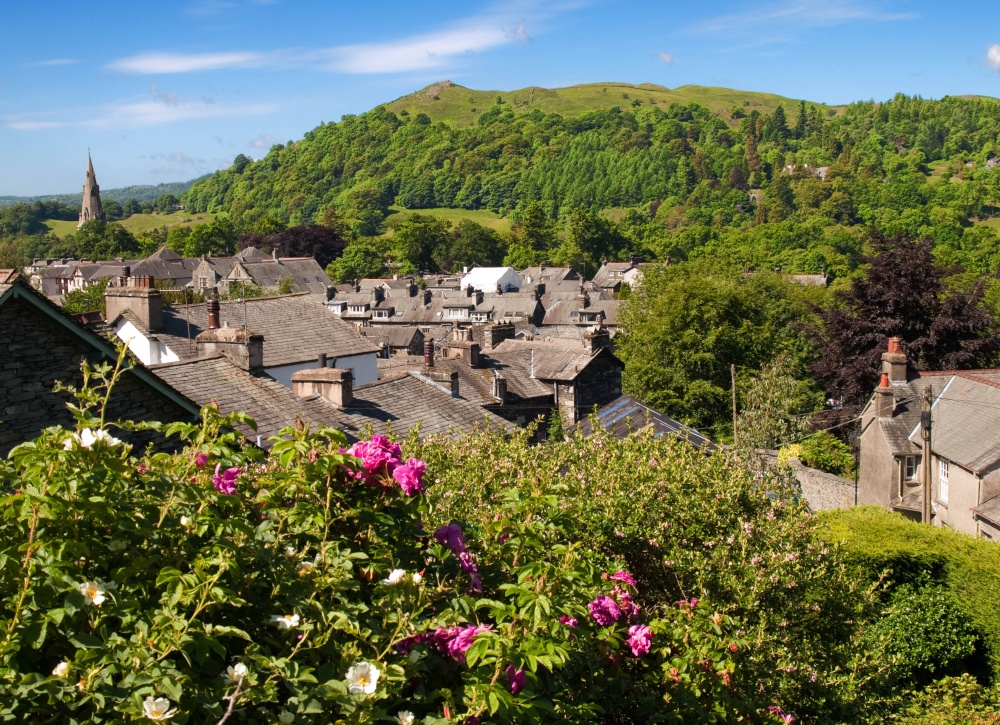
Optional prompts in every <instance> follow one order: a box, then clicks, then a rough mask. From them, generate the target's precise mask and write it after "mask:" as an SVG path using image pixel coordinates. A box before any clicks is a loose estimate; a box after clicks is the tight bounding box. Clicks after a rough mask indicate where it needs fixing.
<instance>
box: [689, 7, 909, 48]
mask: <svg viewBox="0 0 1000 725" xmlns="http://www.w3.org/2000/svg"><path fill="white" fill-rule="evenodd" d="M917 17H918V15H917V14H916V13H897V12H888V11H885V10H882V9H880V8H879V7H876V6H875V5H872V4H868V3H864V2H859V1H858V0H781V1H780V2H772V3H768V4H763V5H760V6H758V7H757V8H755V9H754V10H749V11H746V12H741V13H731V14H728V15H719V16H716V17H714V18H709V19H708V20H703V21H702V22H700V23H697V24H695V25H691V26H689V27H687V28H685V32H687V33H689V34H692V35H725V36H740V37H742V36H746V35H749V34H752V33H758V32H759V31H760V28H761V27H766V28H768V29H769V31H770V32H773V31H774V30H775V29H776V28H780V29H782V30H785V31H792V30H795V29H798V28H821V27H829V26H831V25H842V24H844V23H852V22H862V21H868V22H890V21H899V20H913V19H915V18H917ZM771 37H772V39H774V40H780V39H785V38H787V37H789V35H787V34H785V33H778V34H777V35H772V36H771Z"/></svg>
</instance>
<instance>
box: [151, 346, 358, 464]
mask: <svg viewBox="0 0 1000 725" xmlns="http://www.w3.org/2000/svg"><path fill="white" fill-rule="evenodd" d="M150 369H151V370H152V371H153V373H155V374H156V375H157V376H158V377H159V378H160V379H162V380H163V381H164V382H166V383H167V384H168V385H170V386H171V387H172V388H174V389H176V390H178V391H180V392H181V393H183V394H184V395H185V396H186V397H188V398H190V399H191V400H193V401H195V402H196V403H198V405H200V406H202V407H204V406H205V405H208V404H209V403H211V402H214V403H215V404H216V405H218V407H219V410H220V411H221V412H223V413H235V412H240V413H247V414H248V415H249V416H250V417H251V418H253V419H254V421H256V423H257V431H256V432H254V431H253V429H251V428H249V427H247V426H242V425H241V426H236V429H237V430H239V432H240V433H242V434H243V435H245V436H246V437H247V438H248V439H249V440H251V441H253V442H256V440H257V436H258V435H260V436H261V444H262V445H263V446H264V447H268V446H269V445H270V443H269V442H268V441H267V439H268V438H269V437H271V436H273V435H276V434H277V433H278V431H279V430H281V429H282V428H284V427H286V426H289V425H294V424H295V422H296V421H302V422H303V423H308V424H310V425H311V426H312V427H314V428H315V427H318V426H329V427H334V428H338V429H341V430H343V431H344V432H345V433H347V434H348V435H352V434H353V435H354V437H355V439H356V438H357V435H356V434H357V433H358V430H357V429H355V428H353V427H352V426H351V425H350V424H349V421H348V420H347V418H345V417H344V416H343V415H341V413H340V412H339V411H338V410H337V408H335V407H334V406H333V405H331V404H329V403H327V402H326V401H325V400H324V399H323V398H318V397H317V398H313V399H312V400H306V399H303V398H300V397H299V396H297V395H296V394H295V393H293V392H292V391H291V390H290V389H289V388H287V387H286V386H284V385H282V384H281V383H279V382H278V381H277V380H275V379H274V378H272V377H270V376H269V375H266V374H252V373H248V372H247V371H245V370H243V369H242V368H240V367H237V366H236V365H234V364H233V363H232V362H231V361H230V360H229V359H228V358H226V357H225V356H223V355H216V356H214V357H209V358H202V359H200V360H188V361H185V362H177V363H167V364H165V365H154V366H152V367H151V368H150Z"/></svg>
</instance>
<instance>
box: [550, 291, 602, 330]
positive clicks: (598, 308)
mask: <svg viewBox="0 0 1000 725" xmlns="http://www.w3.org/2000/svg"><path fill="white" fill-rule="evenodd" d="M620 305H621V303H620V302H619V301H618V300H594V299H593V298H591V301H590V303H589V304H588V305H587V306H586V307H584V306H583V304H582V302H581V301H580V300H578V299H572V300H569V299H567V300H560V301H558V302H556V303H554V304H553V305H551V306H550V307H547V308H546V309H545V317H543V318H542V325H543V326H552V325H593V324H594V323H593V322H584V321H582V320H581V319H580V313H581V312H584V313H591V314H593V313H595V312H599V313H601V314H602V315H603V318H602V319H603V324H604V326H605V327H617V326H618V308H619V306H620Z"/></svg>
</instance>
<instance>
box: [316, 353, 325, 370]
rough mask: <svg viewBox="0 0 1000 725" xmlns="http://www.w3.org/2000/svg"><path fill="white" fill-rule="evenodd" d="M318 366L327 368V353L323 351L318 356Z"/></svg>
mask: <svg viewBox="0 0 1000 725" xmlns="http://www.w3.org/2000/svg"><path fill="white" fill-rule="evenodd" d="M316 367H318V368H325V367H326V353H325V352H321V353H320V354H319V356H318V357H317V358H316Z"/></svg>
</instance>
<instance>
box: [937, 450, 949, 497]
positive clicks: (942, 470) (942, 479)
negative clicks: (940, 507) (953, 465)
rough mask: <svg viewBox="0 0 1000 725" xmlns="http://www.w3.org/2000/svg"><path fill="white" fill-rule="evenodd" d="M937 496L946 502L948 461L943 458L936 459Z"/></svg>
mask: <svg viewBox="0 0 1000 725" xmlns="http://www.w3.org/2000/svg"><path fill="white" fill-rule="evenodd" d="M938 498H939V499H940V500H941V503H948V461H946V460H944V459H943V458H942V459H941V460H940V461H938Z"/></svg>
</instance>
